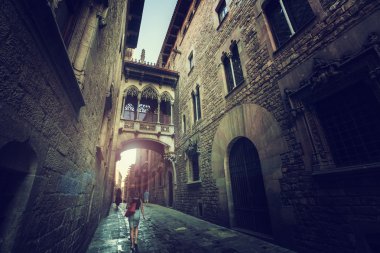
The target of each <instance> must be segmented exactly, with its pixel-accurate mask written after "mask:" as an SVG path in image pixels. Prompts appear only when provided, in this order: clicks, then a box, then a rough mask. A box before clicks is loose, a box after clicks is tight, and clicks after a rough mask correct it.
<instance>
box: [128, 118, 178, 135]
mask: <svg viewBox="0 0 380 253" xmlns="http://www.w3.org/2000/svg"><path fill="white" fill-rule="evenodd" d="M120 128H121V129H122V131H123V132H130V133H138V134H144V135H147V134H152V135H157V136H160V135H165V136H173V135H174V125H170V124H163V123H154V122H146V121H138V120H126V119H121V120H120Z"/></svg>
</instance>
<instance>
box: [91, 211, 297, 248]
mask: <svg viewBox="0 0 380 253" xmlns="http://www.w3.org/2000/svg"><path fill="white" fill-rule="evenodd" d="M124 210H125V204H124V205H121V208H119V209H116V208H115V206H112V207H111V209H110V213H109V215H108V217H106V218H105V219H103V220H102V222H101V223H100V224H99V227H98V228H97V230H96V232H95V235H94V237H93V239H92V241H91V244H90V246H89V248H88V251H87V253H109V252H110V253H111V252H112V253H113V252H117V253H120V252H131V251H130V241H129V227H128V220H127V219H126V218H125V217H124V212H125V211H124ZM145 216H146V220H144V219H141V221H140V231H139V238H138V249H137V250H136V251H135V252H141V253H143V252H147V253H195V252H196V253H203V252H205V253H206V252H216V253H235V252H239V253H246V252H247V253H248V252H250V253H251V252H265V253H285V252H286V253H290V252H293V251H291V250H288V249H285V248H282V247H279V246H277V245H274V244H271V243H268V242H266V241H264V240H260V239H258V238H256V237H253V236H250V235H246V234H243V233H240V232H237V231H234V230H230V229H227V228H224V227H220V226H218V225H215V224H211V223H209V222H206V221H203V220H200V219H197V218H195V217H193V216H190V215H186V214H184V213H181V212H178V211H176V210H173V209H170V208H165V207H162V206H159V205H154V204H148V205H146V206H145Z"/></svg>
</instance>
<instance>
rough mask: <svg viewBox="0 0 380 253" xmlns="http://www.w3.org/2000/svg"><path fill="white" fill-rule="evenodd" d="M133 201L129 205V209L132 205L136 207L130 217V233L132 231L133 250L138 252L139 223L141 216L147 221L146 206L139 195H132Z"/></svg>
mask: <svg viewBox="0 0 380 253" xmlns="http://www.w3.org/2000/svg"><path fill="white" fill-rule="evenodd" d="M132 196H133V197H132V198H131V201H130V202H129V204H128V207H129V206H130V205H132V204H133V205H136V208H135V212H134V214H132V215H130V216H129V217H128V223H129V231H130V237H131V250H132V252H133V251H135V250H136V251H137V238H138V234H139V223H140V214H141V215H142V217H143V218H144V220H145V215H144V205H143V202H142V200H141V198H140V197H139V194H134V195H132Z"/></svg>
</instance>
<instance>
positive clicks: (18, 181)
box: [0, 141, 37, 252]
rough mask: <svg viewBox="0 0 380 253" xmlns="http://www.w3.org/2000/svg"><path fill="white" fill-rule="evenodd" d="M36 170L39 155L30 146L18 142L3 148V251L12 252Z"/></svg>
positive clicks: (0, 188)
mask: <svg viewBox="0 0 380 253" xmlns="http://www.w3.org/2000/svg"><path fill="white" fill-rule="evenodd" d="M36 169H37V155H36V153H35V151H34V150H33V148H32V147H31V146H30V145H29V143H26V142H24V143H22V142H16V141H14V142H9V143H8V144H6V145H5V146H3V147H2V148H0V203H1V204H0V252H11V251H12V248H13V244H14V242H15V241H14V238H15V237H16V235H17V233H18V232H19V229H21V227H22V224H21V221H22V218H23V215H24V210H25V206H26V204H27V202H28V200H29V194H30V192H31V189H32V185H33V181H34V177H35V171H36ZM10 217H12V218H11V219H10Z"/></svg>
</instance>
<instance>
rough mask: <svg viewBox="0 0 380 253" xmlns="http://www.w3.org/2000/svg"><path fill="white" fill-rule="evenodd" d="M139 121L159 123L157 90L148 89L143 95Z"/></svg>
mask: <svg viewBox="0 0 380 253" xmlns="http://www.w3.org/2000/svg"><path fill="white" fill-rule="evenodd" d="M138 110H139V120H141V121H145V122H152V123H157V120H158V95H157V92H156V90H154V89H153V88H152V87H148V88H146V89H144V90H143V92H142V93H141V100H140V106H139V109H138Z"/></svg>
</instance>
